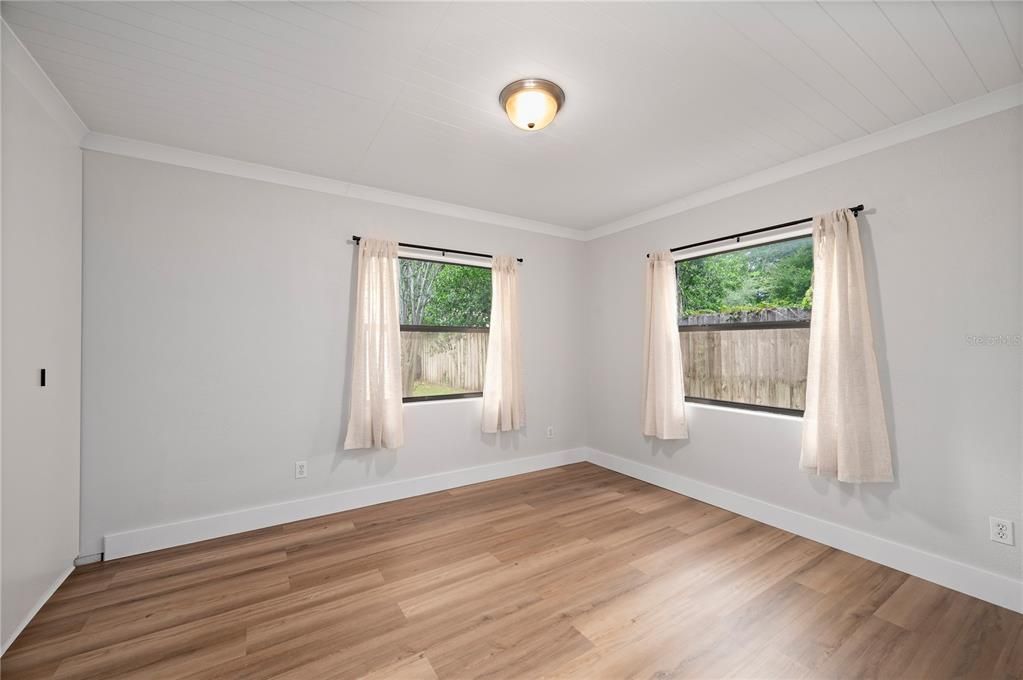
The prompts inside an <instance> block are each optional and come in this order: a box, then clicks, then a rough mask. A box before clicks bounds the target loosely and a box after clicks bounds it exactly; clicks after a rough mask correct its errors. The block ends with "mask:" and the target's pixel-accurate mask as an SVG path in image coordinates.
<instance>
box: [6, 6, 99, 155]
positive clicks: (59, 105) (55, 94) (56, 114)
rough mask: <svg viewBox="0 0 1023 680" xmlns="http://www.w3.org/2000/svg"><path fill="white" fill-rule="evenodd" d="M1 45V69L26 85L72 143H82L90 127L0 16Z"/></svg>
mask: <svg viewBox="0 0 1023 680" xmlns="http://www.w3.org/2000/svg"><path fill="white" fill-rule="evenodd" d="M0 44H2V50H3V58H2V59H0V61H2V62H3V65H4V68H6V69H7V70H8V72H9V73H10V74H11V75H14V76H15V77H17V79H18V82H20V83H21V84H23V85H24V86H25V87H26V88H28V90H29V91H30V92H31V93H32V94H33V96H34V97H35V98H36V101H38V102H39V103H40V105H41V106H42V107H43V108H44V109H46V111H47V113H49V114H50V116H51V117H52V118H53V119H54V120H55V121H57V123H58V124H59V125H60V126H61V127H63V128H64V129H65V130H67V131H68V134H69V135H71V138H72V139H73V140H74V142H75V144H78V143H79V142H81V141H82V137H84V136H85V135H86V133H88V132H89V128H88V127H86V125H85V123H84V122H83V121H82V119H81V118H80V117H79V115H78V112H76V111H75V110H74V109H73V108H72V107H71V104H70V103H69V102H68V100H67V99H65V97H64V95H63V94H62V93H61V91H60V90H58V89H57V86H56V85H54V84H53V81H52V80H50V76H48V75H46V71H44V70H43V67H42V66H40V65H39V62H37V61H36V59H35V57H33V56H32V53H31V52H29V51H28V48H27V47H25V44H24V43H23V42H21V38H19V37H18V36H17V34H16V33H15V32H14V31H12V30H11V27H10V26H8V25H7V22H6V21H4V20H3V19H0Z"/></svg>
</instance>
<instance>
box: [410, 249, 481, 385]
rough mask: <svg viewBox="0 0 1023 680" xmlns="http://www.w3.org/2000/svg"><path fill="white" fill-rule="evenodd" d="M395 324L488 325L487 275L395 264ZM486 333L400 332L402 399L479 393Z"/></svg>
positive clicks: (461, 269) (414, 263)
mask: <svg viewBox="0 0 1023 680" xmlns="http://www.w3.org/2000/svg"><path fill="white" fill-rule="evenodd" d="M398 266H399V270H400V271H399V274H400V276H399V295H400V301H401V312H400V316H401V323H402V325H411V326H462V327H470V328H479V327H486V326H489V325H490V270H489V269H484V268H481V267H469V266H465V265H457V264H445V263H441V262H428V261H425V260H412V259H406V258H399V259H398ZM486 339H487V336H486V333H480V332H437V331H422V332H413V331H402V334H401V344H402V387H403V391H404V395H405V396H416V397H425V396H438V395H445V394H461V393H465V392H477V391H479V390H480V389H482V384H481V380H482V374H483V367H484V366H485V357H486Z"/></svg>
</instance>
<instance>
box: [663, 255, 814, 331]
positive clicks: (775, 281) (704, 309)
mask: <svg viewBox="0 0 1023 680" xmlns="http://www.w3.org/2000/svg"><path fill="white" fill-rule="evenodd" d="M676 269H677V273H678V286H679V307H680V314H681V315H683V316H686V315H691V314H713V313H730V312H744V311H755V310H761V309H778V308H786V309H793V308H796V309H809V308H810V306H811V303H812V291H811V286H812V283H813V242H812V239H811V238H810V237H809V236H808V237H806V238H800V239H793V240H790V241H781V242H778V243H769V244H766V245H762V246H754V247H751V248H745V249H743V250H735V251H732V252H728V253H718V254H715V255H707V256H705V257H699V258H694V259H692V260H682V261H681V262H679V263H678V264H677V265H676Z"/></svg>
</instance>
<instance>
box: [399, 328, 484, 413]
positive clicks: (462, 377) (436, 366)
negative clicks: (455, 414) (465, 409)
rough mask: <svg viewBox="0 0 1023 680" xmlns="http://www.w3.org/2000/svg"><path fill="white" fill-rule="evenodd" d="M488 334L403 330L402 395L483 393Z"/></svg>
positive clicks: (432, 395)
mask: <svg viewBox="0 0 1023 680" xmlns="http://www.w3.org/2000/svg"><path fill="white" fill-rule="evenodd" d="M488 335H489V334H488V333H486V332H479V331H470V332H462V331H459V332H439V333H438V332H433V331H428V332H418V331H402V333H401V368H402V371H401V378H402V380H401V383H402V384H401V387H402V396H405V397H437V396H450V395H453V394H471V393H479V392H482V391H483V373H484V370H485V369H486V366H487V338H488Z"/></svg>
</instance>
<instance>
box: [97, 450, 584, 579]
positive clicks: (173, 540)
mask: <svg viewBox="0 0 1023 680" xmlns="http://www.w3.org/2000/svg"><path fill="white" fill-rule="evenodd" d="M585 460H587V449H581V448H579V449H567V450H564V451H554V452H551V453H543V454H540V455H537V456H527V457H523V458H514V459H512V460H508V461H503V462H500V463H491V464H489V465H479V466H476V467H471V468H462V469H460V470H451V471H450V472H441V473H438V474H434V475H426V476H424V477H416V478H413V479H403V480H400V481H396V482H388V483H385V484H376V485H374V486H366V487H361V488H358V489H348V490H345V491H338V492H336V493H331V494H326V495H322V496H313V497H311V498H300V499H296V500H293V501H285V502H283V503H274V504H271V505H263V506H259V507H254V508H246V509H244V510H237V511H234V512H227V513H223V514H219V515H209V516H206V517H196V518H194V519H187V520H183V521H180V522H173V523H171V524H161V525H158V526H152V527H145V528H142V529H133V530H131V531H123V532H120V533H116V534H107V535H106V536H104V538H103V559H105V560H112V559H117V558H118V557H127V556H129V555H137V554H139V553H145V552H151V551H153V550H162V549H163V548H172V547H174V546H179V545H185V544H186V543H195V542H196V541H205V540H207V539H210V538H219V537H221V536H228V535H230V534H237V533H241V532H243V531H252V530H253V529H262V528H264V527H269V526H274V525H276V524H284V523H286V522H296V521H298V520H303V519H309V518H311V517H319V516H321V515H329V514H332V513H335V512H342V511H344V510H352V509H354V508H361V507H365V506H367V505H376V504H377V503H386V502H388V501H396V500H400V499H402V498H411V497H413V496H421V495H423V494H427V493H433V492H435V491H445V490H447V489H454V488H455V487H459V486H465V485H467V484H477V483H479V482H486V481H490V480H492V479H499V478H501V477H511V476H513V475H521V474H523V473H526V472H535V471H537V470H545V469H547V468H552V467H558V466H559V465H569V464H571V463H581V462H583V461H585Z"/></svg>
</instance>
